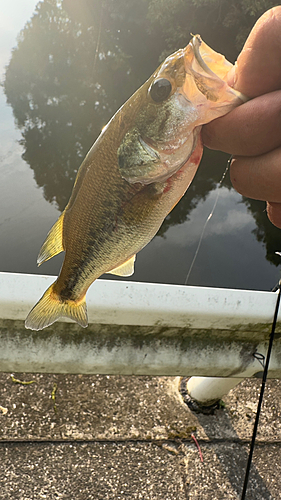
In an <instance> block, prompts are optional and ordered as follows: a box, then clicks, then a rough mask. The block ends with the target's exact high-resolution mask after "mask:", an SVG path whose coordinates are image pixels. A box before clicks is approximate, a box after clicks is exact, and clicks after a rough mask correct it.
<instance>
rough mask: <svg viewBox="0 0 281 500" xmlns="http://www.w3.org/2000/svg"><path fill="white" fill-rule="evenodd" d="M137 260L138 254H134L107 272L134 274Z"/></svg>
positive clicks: (119, 274) (122, 274)
mask: <svg viewBox="0 0 281 500" xmlns="http://www.w3.org/2000/svg"><path fill="white" fill-rule="evenodd" d="M135 260H136V256H135V255H133V257H131V258H130V259H129V260H126V262H124V263H123V264H121V266H118V267H115V269H111V271H108V273H107V274H116V276H132V274H134V271H135V269H134V263H135Z"/></svg>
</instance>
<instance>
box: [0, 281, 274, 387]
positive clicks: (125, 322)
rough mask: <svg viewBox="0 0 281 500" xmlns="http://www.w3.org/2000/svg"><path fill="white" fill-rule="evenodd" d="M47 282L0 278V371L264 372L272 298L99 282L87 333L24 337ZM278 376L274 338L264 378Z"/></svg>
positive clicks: (53, 331) (60, 330) (58, 326)
mask: <svg viewBox="0 0 281 500" xmlns="http://www.w3.org/2000/svg"><path fill="white" fill-rule="evenodd" d="M53 280H54V278H53V277H49V276H39V275H24V274H11V273H0V371H8V372H13V371H16V372H37V373H39V372H48V373H85V374H90V373H92V374H95V373H100V374H128V375H132V374H137V375H185V376H192V375H197V376H215V377H216V376H218V377H223V376H227V377H235V376H236V377H249V376H253V375H254V374H256V373H259V372H261V370H262V366H261V364H260V362H259V361H258V360H257V359H256V358H255V357H254V353H255V352H259V353H260V354H262V355H265V354H266V349H267V341H268V336H269V332H270V328H271V322H272V318H273V313H274V308H275V303H276V297H277V295H276V294H275V293H272V292H255V291H247V290H228V289H214V288H202V287H184V286H176V285H154V284H148V283H133V282H127V281H126V282H122V281H112V280H98V281H96V282H95V283H94V285H93V286H92V287H91V289H90V290H89V292H88V295H87V303H88V311H89V321H90V326H89V327H88V328H87V329H82V328H80V327H79V326H78V325H75V324H72V323H68V322H65V321H64V322H58V323H55V324H54V325H52V327H49V328H48V329H46V330H43V331H42V332H31V331H30V330H25V328H24V323H23V320H24V319H25V317H26V315H27V313H28V311H29V310H30V308H31V307H32V306H33V305H34V303H35V302H36V301H37V300H38V299H39V297H40V296H41V295H42V294H43V292H44V291H45V289H46V288H47V287H48V286H49V285H50V284H51V283H52V282H53ZM280 326H281V325H280V317H279V323H278V327H277V328H278V332H280V331H281V328H280ZM280 375H281V341H280V340H279V339H276V341H275V343H274V349H273V353H272V360H271V365H270V370H269V376H270V377H276V378H277V377H280Z"/></svg>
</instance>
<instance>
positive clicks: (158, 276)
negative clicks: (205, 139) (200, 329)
mask: <svg viewBox="0 0 281 500" xmlns="http://www.w3.org/2000/svg"><path fill="white" fill-rule="evenodd" d="M148 3H150V4H151V2H148ZM164 3H165V2H164ZM1 4H2V6H1V11H2V13H3V16H2V20H1V26H0V27H1V38H0V44H1V50H0V64H1V75H2V77H1V78H2V82H3V84H4V89H2V90H4V91H2V92H1V100H0V134H1V142H0V175H1V184H0V227H1V238H0V271H8V272H20V273H39V274H53V275H56V274H58V272H59V268H60V265H61V262H62V256H57V257H55V258H54V259H52V260H51V261H49V262H47V263H45V264H44V265H43V266H42V267H41V268H40V269H38V268H37V266H36V258H37V254H38V251H39V249H40V246H41V244H42V243H43V241H44V239H45V237H46V234H47V232H48V231H49V229H50V227H51V226H52V224H53V223H54V222H55V220H56V219H57V217H58V216H59V214H60V212H61V210H63V208H64V206H65V204H66V203H67V200H68V197H69V194H70V192H71V188H72V185H73V182H74V179H75V176H76V172H77V169H78V168H79V165H80V163H81V161H82V159H83V157H84V155H85V154H86V153H87V150H88V149H89V147H90V146H91V144H92V143H93V142H94V140H95V139H96V137H97V135H98V133H99V132H100V130H101V128H102V126H103V125H105V123H106V122H107V121H108V119H109V118H110V117H111V116H112V114H113V113H114V112H115V111H116V109H118V107H119V106H120V105H122V103H123V102H124V101H125V100H126V99H127V98H128V97H129V96H130V95H131V94H132V92H133V91H134V90H136V89H137V88H138V87H139V86H140V85H141V84H142V83H143V82H144V81H145V80H146V79H147V78H148V77H149V76H150V74H151V72H152V71H153V70H154V69H155V68H156V67H157V65H158V64H159V60H160V59H161V53H162V58H163V57H164V56H166V55H167V54H168V53H169V47H171V44H172V43H174V44H176V43H177V46H174V47H173V50H175V49H176V48H178V47H180V46H183V45H184V44H186V43H187V42H188V40H189V29H188V27H187V30H186V39H185V41H184V42H183V40H182V38H183V36H182V35H181V36H179V39H178V40H177V41H174V39H173V41H171V39H170V38H169V36H170V35H169V34H167V31H165V30H161V24H160V25H159V24H157V23H156V22H155V23H154V24H153V23H152V21H151V19H149V17H147V16H148V14H147V10H145V9H147V5H146V2H142V1H140V2H138V3H136V2H132V9H131V11H130V12H129V11H128V9H129V7H128V6H126V4H125V3H124V2H122V1H121V0H118V2H115V3H114V4H113V3H112V2H110V1H109V0H108V1H106V0H104V1H103V2H97V1H93V2H89V1H86V0H84V1H83V2H81V3H79V8H78V3H77V2H76V3H75V2H72V1H70V0H68V1H65V2H59V1H57V2H56V1H55V0H52V1H50V0H49V1H48V2H47V1H46V0H44V1H43V2H41V3H37V2H36V1H32V0H29V1H27V0H21V1H19V0H18V1H17V0H13V1H10V2H9V3H6V2H4V1H3V0H2V2H1ZM135 4H136V5H138V9H139V10H138V11H135V10H134V8H133V7H134V5H135ZM35 8H36V9H37V10H36V11H35ZM118 9H119V10H118ZM126 9H127V10H126ZM118 16H119V17H118ZM134 16H135V17H134ZM27 22H28V23H29V24H28V25H26V23H27ZM200 22H201V21H200ZM201 24H202V26H201V32H200V33H201V35H202V37H203V38H204V39H205V41H206V42H207V43H210V44H211V42H212V46H213V47H214V48H215V49H216V50H219V51H221V52H225V53H227V55H228V57H232V59H234V58H235V54H237V53H238V49H237V47H236V46H234V44H233V46H232V45H231V44H230V43H228V44H226V43H225V39H224V37H225V35H224V31H223V30H221V31H220V30H217V35H216V38H215V37H214V34H212V33H210V32H209V31H208V30H209V28H208V29H207V27H206V25H204V24H203V23H202V22H201ZM152 26H154V29H152V28H151V27H152ZM204 26H205V27H204ZM24 27H25V29H24V31H22V32H21V35H20V37H19V38H17V37H18V36H19V33H20V30H21V29H23V28H24ZM156 28H157V29H156ZM190 31H191V30H190ZM204 31H206V33H204ZM168 35H169V36H168ZM140 40H142V43H140ZM13 47H17V48H16V50H14V51H13V52H12V48H13ZM170 51H172V50H170ZM159 58H160V59H159ZM7 66H8V70H7V71H6V69H5V67H7ZM7 99H8V102H9V104H7V102H6V101H7ZM227 160H228V156H227V155H225V154H223V153H219V152H211V151H208V150H206V151H205V154H204V158H203V161H202V163H201V166H200V168H199V171H198V173H197V175H196V178H195V180H194V182H193V184H192V186H191V187H190V188H189V190H188V192H187V193H186V195H185V196H184V198H183V199H182V200H181V202H180V203H179V204H178V205H177V207H176V208H175V209H174V210H173V212H172V213H171V214H170V215H169V216H168V217H167V219H166V220H165V222H164V224H163V226H162V228H161V229H160V231H159V233H158V235H157V236H156V237H155V238H154V239H153V241H152V242H151V243H150V244H149V245H148V246H147V247H146V248H145V249H143V250H142V251H141V252H140V253H139V254H138V256H137V261H136V271H135V274H134V276H132V277H131V278H130V279H131V280H132V279H133V280H136V281H148V282H155V283H176V284H184V283H185V281H186V277H187V274H188V272H189V270H190V266H191V263H192V261H193V258H194V254H195V252H196V249H197V246H198V242H199V240H200V237H201V234H202V231H203V228H204V224H205V222H206V219H207V218H208V216H209V214H210V212H211V210H212V208H213V205H214V203H215V200H216V197H217V194H218V191H219V197H218V202H217V205H216V208H215V211H214V214H213V216H212V218H211V219H210V221H209V223H208V225H207V226H206V229H205V232H204V236H203V238H202V242H201V246H200V249H199V251H198V255H197V258H196V260H195V263H194V266H193V267H192V271H191V272H190V275H189V279H188V284H191V285H203V286H215V287H229V288H247V289H257V290H269V289H271V288H272V287H273V286H274V285H275V284H276V282H277V280H278V279H279V269H278V267H276V264H277V263H278V258H277V257H276V256H275V255H274V252H275V251H276V250H280V249H281V238H280V235H281V233H280V230H278V229H276V228H274V227H273V226H272V225H271V224H270V222H269V221H268V220H267V217H266V214H265V212H264V208H265V204H264V203H262V202H257V201H253V200H248V199H245V198H242V197H241V196H240V195H239V194H238V193H236V192H235V191H234V190H233V188H232V187H231V184H230V181H229V179H228V178H226V180H225V181H224V184H223V186H222V187H221V188H219V187H218V183H219V181H220V179H221V176H222V174H223V172H224V170H225V167H226V164H227ZM103 277H105V276H103ZM109 278H110V279H112V276H109ZM116 279H118V278H116Z"/></svg>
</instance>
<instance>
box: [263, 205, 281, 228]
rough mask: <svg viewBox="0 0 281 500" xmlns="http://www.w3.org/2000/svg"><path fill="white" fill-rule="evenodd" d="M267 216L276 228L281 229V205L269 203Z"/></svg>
mask: <svg viewBox="0 0 281 500" xmlns="http://www.w3.org/2000/svg"><path fill="white" fill-rule="evenodd" d="M266 211H267V216H268V218H269V220H270V222H272V224H274V226H276V227H279V228H280V229H281V203H269V202H268V203H267V207H266Z"/></svg>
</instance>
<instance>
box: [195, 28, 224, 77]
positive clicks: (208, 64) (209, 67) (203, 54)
mask: <svg viewBox="0 0 281 500" xmlns="http://www.w3.org/2000/svg"><path fill="white" fill-rule="evenodd" d="M189 46H191V48H192V51H193V54H194V58H195V61H194V62H196V63H197V64H196V63H195V64H194V62H193V64H192V66H193V68H194V70H196V67H194V66H197V65H199V67H200V69H201V70H203V72H204V73H207V74H208V75H209V76H211V77H213V78H214V77H216V78H220V79H221V80H223V81H226V78H227V75H228V73H229V71H230V69H231V68H232V66H233V65H232V64H231V63H230V62H229V61H227V59H226V58H225V57H224V56H223V55H222V54H219V53H218V52H216V51H215V50H213V49H211V47H209V46H208V45H207V44H206V43H205V42H203V40H202V38H201V37H200V35H194V36H193V38H192V39H191V41H190V43H189Z"/></svg>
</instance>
